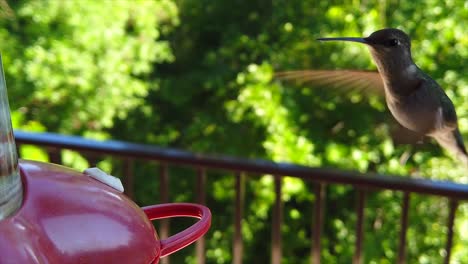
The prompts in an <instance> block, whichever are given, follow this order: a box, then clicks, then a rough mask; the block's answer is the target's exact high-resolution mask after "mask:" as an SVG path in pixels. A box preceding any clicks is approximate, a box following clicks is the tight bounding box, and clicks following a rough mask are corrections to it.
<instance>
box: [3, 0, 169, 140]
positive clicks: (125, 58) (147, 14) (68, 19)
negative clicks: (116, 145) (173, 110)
mask: <svg viewBox="0 0 468 264" xmlns="http://www.w3.org/2000/svg"><path fill="white" fill-rule="evenodd" d="M13 7H14V9H15V11H16V12H15V15H16V17H15V18H14V19H13V20H10V21H4V22H3V27H2V28H3V29H2V30H1V32H0V36H1V37H2V39H6V40H8V41H7V42H6V43H3V45H2V49H3V54H4V57H5V65H6V66H7V67H6V69H7V74H8V77H10V78H8V79H9V86H10V87H14V89H11V92H10V94H11V96H13V97H14V98H15V99H16V100H12V108H13V109H16V108H20V107H21V110H22V113H24V114H25V115H26V116H27V117H28V118H29V119H32V120H40V121H41V122H42V123H43V124H44V125H46V126H47V128H48V129H51V130H56V131H61V132H67V133H70V132H75V133H76V132H80V133H83V131H86V130H95V131H96V130H97V131H103V129H104V128H110V127H112V126H113V123H114V121H113V120H114V119H116V118H118V119H124V118H125V117H126V116H127V113H128V112H129V111H130V110H132V109H134V108H136V107H138V106H141V105H143V104H144V97H145V96H146V95H147V94H148V91H149V90H150V89H151V88H154V87H155V86H154V85H153V86H151V85H149V83H148V82H146V81H145V79H146V78H147V76H148V74H149V73H150V72H151V71H152V64H153V63H161V62H169V61H173V60H174V57H173V55H172V52H171V50H170V47H169V43H168V42H167V41H164V40H160V38H161V34H162V33H164V32H166V31H168V30H170V29H171V27H172V26H173V25H176V24H177V23H178V20H177V8H176V6H175V5H174V4H173V3H172V2H171V1H169V0H168V1H140V2H139V4H138V5H134V4H133V3H132V2H129V1H118V2H115V3H113V2H108V1H90V0H89V1H26V2H22V3H20V4H18V3H15V5H14V6H13ZM50 113H55V114H54V115H50ZM44 117H47V118H44Z"/></svg>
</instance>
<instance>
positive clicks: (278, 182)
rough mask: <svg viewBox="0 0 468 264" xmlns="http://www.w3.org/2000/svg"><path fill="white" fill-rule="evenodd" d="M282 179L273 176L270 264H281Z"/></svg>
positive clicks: (278, 176)
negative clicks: (273, 196)
mask: <svg viewBox="0 0 468 264" xmlns="http://www.w3.org/2000/svg"><path fill="white" fill-rule="evenodd" d="M282 180H283V177H282V176H280V175H274V182H275V204H274V207H273V224H272V228H273V230H272V243H271V263H272V264H280V263H281V255H282V251H281V223H282V218H283V202H282V200H281V188H282Z"/></svg>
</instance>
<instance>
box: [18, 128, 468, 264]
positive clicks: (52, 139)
mask: <svg viewBox="0 0 468 264" xmlns="http://www.w3.org/2000/svg"><path fill="white" fill-rule="evenodd" d="M15 137H16V142H17V145H18V146H21V145H23V144H31V145H36V146H41V147H44V148H46V149H47V151H48V153H49V157H50V160H51V162H54V163H59V164H60V163H61V155H60V151H61V150H63V149H68V150H75V151H78V152H80V153H84V154H85V156H87V155H88V157H89V155H90V154H91V155H92V156H93V155H94V156H95V155H111V156H116V157H120V158H122V159H123V161H124V171H125V174H126V175H125V179H124V185H125V190H126V193H127V195H129V196H130V197H133V195H134V190H133V182H134V178H133V177H134V175H133V162H134V161H135V160H137V159H140V160H152V161H157V162H159V164H160V173H159V177H160V179H159V180H160V190H159V191H160V192H159V195H160V198H161V202H169V193H168V190H169V171H168V165H169V164H178V165H184V166H185V165H186V166H190V167H193V168H195V169H196V171H197V181H196V196H197V198H196V199H197V201H196V202H198V203H201V204H205V202H206V198H205V197H206V190H205V185H206V177H207V173H206V172H207V170H209V169H221V170H227V171H232V172H234V173H235V177H236V181H235V190H236V197H235V201H234V203H235V213H234V219H233V221H234V227H235V230H234V240H233V249H232V252H233V263H234V264H239V263H242V256H243V242H242V233H241V225H242V219H243V213H242V211H243V207H244V204H243V203H244V201H243V196H242V194H243V188H244V187H243V184H242V182H243V180H244V178H245V177H246V176H248V175H250V174H271V175H273V176H274V186H275V188H274V189H275V194H276V198H275V201H274V206H273V222H272V230H271V232H272V235H271V237H272V242H271V263H273V264H279V263H280V261H281V257H282V247H281V232H280V230H281V224H282V218H283V205H282V201H281V198H280V197H281V192H282V181H283V177H284V176H288V177H297V178H301V179H304V180H307V181H311V182H314V183H316V185H315V186H316V187H315V191H314V192H315V197H316V199H315V203H314V216H313V220H312V221H313V223H312V225H311V226H312V230H311V231H312V238H311V240H312V245H311V262H312V263H320V259H321V258H320V251H321V243H320V237H321V232H322V226H323V216H324V200H325V195H326V192H325V187H326V185H328V184H345V185H351V186H353V187H354V188H356V189H357V192H358V202H357V206H356V214H357V223H356V231H355V232H356V241H355V252H354V257H353V263H362V262H363V258H362V256H363V254H362V253H363V240H364V220H365V215H364V209H365V202H366V194H367V193H368V191H369V190H375V189H380V190H393V191H398V192H402V193H403V201H402V205H401V206H402V209H401V210H402V211H401V212H402V213H401V218H400V231H399V246H398V256H397V261H398V263H405V262H406V233H407V229H408V210H409V205H410V200H411V199H410V198H411V194H412V193H416V194H425V195H437V196H441V197H445V198H447V199H448V200H449V214H448V219H447V228H448V232H447V238H446V244H445V250H446V254H445V257H444V263H447V264H448V263H449V262H450V257H451V249H452V242H453V235H454V234H453V225H454V220H455V215H456V210H457V207H458V205H459V203H460V202H465V201H466V200H468V185H463V184H456V183H452V182H442V181H432V180H428V179H414V178H404V177H398V176H387V175H375V174H374V175H372V174H361V173H357V172H346V171H339V170H330V169H321V168H311V167H305V166H299V165H294V164H288V163H274V162H270V161H265V160H247V159H238V158H231V157H219V156H216V157H215V156H205V155H198V154H193V153H190V152H186V151H181V150H176V149H169V148H160V147H156V146H150V145H143V144H134V143H128V142H123V141H112V140H110V141H95V140H89V139H84V138H81V137H75V136H64V135H59V134H52V133H40V134H36V133H27V132H22V131H15ZM90 163H91V164H93V161H92V160H91V161H90ZM208 206H209V205H208ZM213 214H214V215H216V212H213ZM168 231H169V225H168V222H163V224H162V225H161V227H160V229H159V230H158V232H159V235H160V236H161V237H163V238H164V237H167V235H168ZM196 255H197V260H198V263H205V241H204V240H203V239H202V240H200V241H198V242H197V245H196ZM163 260H164V259H163ZM167 262H168V261H167V260H166V263H167Z"/></svg>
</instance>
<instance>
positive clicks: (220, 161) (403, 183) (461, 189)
mask: <svg viewBox="0 0 468 264" xmlns="http://www.w3.org/2000/svg"><path fill="white" fill-rule="evenodd" d="M15 137H16V142H17V143H18V144H34V145H42V146H46V147H56V148H65V149H70V150H76V151H86V152H97V153H102V154H106V155H116V156H123V157H133V158H141V159H150V160H158V161H163V162H169V163H178V164H185V165H190V166H201V167H206V168H218V169H223V170H233V171H243V172H247V173H249V172H250V173H265V174H272V175H285V176H295V177H300V178H303V179H307V180H311V181H316V182H326V183H340V184H350V185H354V186H359V187H368V188H377V189H390V190H397V191H404V192H416V193H423V194H431V195H439V196H445V197H449V198H452V199H456V200H468V185H464V184H457V183H453V182H446V181H434V180H429V179H422V178H417V179H415V178H405V177H401V176H389V175H379V174H362V173H358V172H351V171H340V170H334V169H323V168H311V167H306V166H300V165H295V164H290V163H274V162H271V161H266V160H247V159H239V158H232V157H223V156H208V155H199V154H193V153H190V152H187V151H182V150H177V149H171V148H160V147H155V146H151V145H144V144H136V143H128V142H123V141H115V140H109V141H97V140H91V139H84V138H81V137H76V136H65V135H60V134H54V133H29V132H23V131H15Z"/></svg>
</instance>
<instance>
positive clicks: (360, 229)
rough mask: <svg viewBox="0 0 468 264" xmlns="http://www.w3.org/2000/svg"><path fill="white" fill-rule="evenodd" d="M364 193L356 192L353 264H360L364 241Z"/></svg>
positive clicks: (362, 191) (361, 191)
mask: <svg viewBox="0 0 468 264" xmlns="http://www.w3.org/2000/svg"><path fill="white" fill-rule="evenodd" d="M365 199H366V193H365V191H364V190H361V189H359V190H358V200H357V222H356V249H355V250H356V251H355V253H354V258H353V264H361V263H362V244H363V240H364V207H365Z"/></svg>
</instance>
